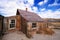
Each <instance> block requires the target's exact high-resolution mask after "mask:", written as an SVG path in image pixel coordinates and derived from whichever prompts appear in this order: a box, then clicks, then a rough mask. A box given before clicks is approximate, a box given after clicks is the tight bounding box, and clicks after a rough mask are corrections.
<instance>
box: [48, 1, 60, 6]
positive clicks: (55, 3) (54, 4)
mask: <svg viewBox="0 0 60 40" xmlns="http://www.w3.org/2000/svg"><path fill="white" fill-rule="evenodd" d="M57 1H58V0H55V2H54V3H53V4H49V5H48V6H56V5H60V4H58V3H57Z"/></svg>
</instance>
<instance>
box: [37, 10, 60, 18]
mask: <svg viewBox="0 0 60 40" xmlns="http://www.w3.org/2000/svg"><path fill="white" fill-rule="evenodd" d="M38 15H39V16H41V17H42V18H60V11H58V10H57V11H55V12H53V11H51V10H48V11H44V12H40V13H39V14H38Z"/></svg>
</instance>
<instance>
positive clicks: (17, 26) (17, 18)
mask: <svg viewBox="0 0 60 40" xmlns="http://www.w3.org/2000/svg"><path fill="white" fill-rule="evenodd" d="M16 30H21V17H20V15H17V16H16Z"/></svg>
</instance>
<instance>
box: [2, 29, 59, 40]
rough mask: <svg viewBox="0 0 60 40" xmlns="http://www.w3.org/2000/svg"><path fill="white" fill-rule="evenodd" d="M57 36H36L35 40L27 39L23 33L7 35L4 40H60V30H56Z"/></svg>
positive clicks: (32, 39) (33, 39)
mask: <svg viewBox="0 0 60 40" xmlns="http://www.w3.org/2000/svg"><path fill="white" fill-rule="evenodd" d="M54 31H55V34H53V35H45V34H35V35H34V36H33V38H30V39H29V38H27V37H26V36H25V34H23V33H22V32H17V31H16V32H12V33H8V34H5V35H4V36H3V38H2V40H60V30H57V29H55V30H54Z"/></svg>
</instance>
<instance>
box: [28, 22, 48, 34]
mask: <svg viewBox="0 0 60 40" xmlns="http://www.w3.org/2000/svg"><path fill="white" fill-rule="evenodd" d="M32 23H36V24H37V27H36V28H32ZM46 26H47V25H46V23H44V22H28V23H27V34H31V33H32V35H33V34H36V32H37V31H40V30H42V29H43V28H46Z"/></svg>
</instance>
